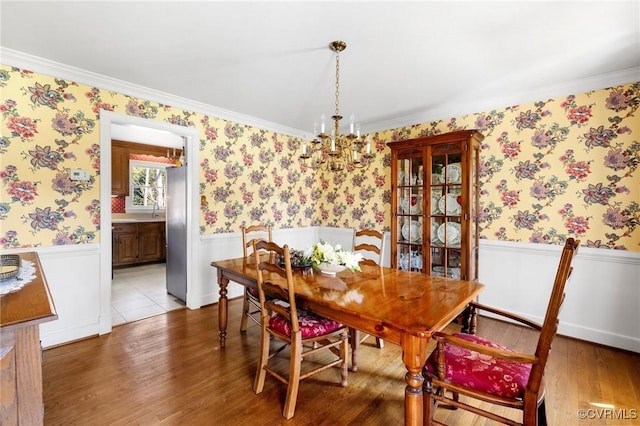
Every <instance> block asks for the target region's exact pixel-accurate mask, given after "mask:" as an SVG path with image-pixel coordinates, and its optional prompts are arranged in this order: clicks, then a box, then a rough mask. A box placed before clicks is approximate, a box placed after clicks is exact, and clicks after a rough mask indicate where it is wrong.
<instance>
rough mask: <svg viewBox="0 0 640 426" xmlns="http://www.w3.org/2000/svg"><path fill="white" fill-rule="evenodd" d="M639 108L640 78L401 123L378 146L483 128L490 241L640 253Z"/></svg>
mask: <svg viewBox="0 0 640 426" xmlns="http://www.w3.org/2000/svg"><path fill="white" fill-rule="evenodd" d="M638 107H640V83H638V82H636V83H634V84H629V85H625V86H620V87H613V88H608V89H603V90H595V91H590V92H587V93H580V94H573V95H568V96H565V97H559V98H556V99H547V100H545V101H539V102H535V103H531V104H525V105H514V106H510V107H507V108H504V109H500V110H494V111H490V112H484V113H478V114H472V115H466V116H462V117H457V118H451V119H449V120H441V121H437V122H432V123H424V124H418V125H415V126H411V127H405V128H401V129H393V130H389V131H386V132H382V133H380V134H378V135H376V136H377V139H378V144H377V146H378V150H382V149H383V147H382V142H384V143H386V142H390V141H395V140H404V139H411V138H415V137H420V136H427V135H431V134H438V133H445V132H450V131H454V130H464V129H477V130H479V131H480V132H481V133H482V134H483V135H484V136H485V139H484V141H483V144H482V149H481V171H480V182H481V185H482V186H481V195H480V204H481V214H480V229H481V237H482V238H485V239H490V240H504V241H519V242H531V243H544V244H563V243H564V240H565V239H567V238H569V237H575V238H579V239H580V240H581V241H582V243H583V244H585V245H587V246H590V247H598V248H610V249H622V250H633V251H640V228H639V225H640V179H639V176H638V166H639V164H640V136H639V134H640V119H639V117H638V115H637V113H638ZM388 156H389V153H387V152H385V153H384V161H385V163H386V162H387V161H388ZM383 197H384V199H385V200H387V199H388V198H389V197H390V192H388V191H385V192H384V194H383ZM385 223H386V222H385Z"/></svg>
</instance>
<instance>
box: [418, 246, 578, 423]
mask: <svg viewBox="0 0 640 426" xmlns="http://www.w3.org/2000/svg"><path fill="white" fill-rule="evenodd" d="M579 245H580V241H579V240H574V239H572V238H569V239H567V241H566V243H565V245H564V248H563V250H562V255H561V257H560V262H559V265H558V269H557V271H556V277H555V281H554V284H553V289H552V291H551V297H550V299H549V304H548V305H547V313H546V315H545V318H544V322H543V323H542V325H540V324H538V323H536V322H534V321H531V320H529V319H527V318H524V317H522V316H519V315H516V314H513V313H510V312H506V311H504V310H501V309H496V308H493V307H489V306H486V305H481V304H479V303H471V309H474V310H475V311H476V312H477V311H487V312H491V313H493V314H494V315H497V316H499V317H504V318H505V319H507V320H510V321H515V322H517V323H520V324H522V325H524V326H528V327H531V328H533V329H535V330H537V331H538V341H537V346H536V350H535V352H534V353H522V352H517V351H515V350H512V349H510V348H508V347H506V346H503V345H501V344H499V343H496V342H493V341H490V340H487V339H484V338H482V337H479V336H475V335H470V334H463V333H457V334H454V335H448V334H444V333H436V334H435V335H434V339H435V340H436V341H437V346H436V349H435V350H434V351H433V352H432V354H431V356H430V357H429V358H428V360H427V362H426V364H425V367H424V369H423V374H424V376H425V382H424V385H423V390H424V394H423V397H424V419H425V424H427V423H428V424H442V423H438V422H435V421H433V423H429V421H430V420H432V416H433V413H434V411H435V408H436V407H437V405H438V403H444V404H446V406H447V408H452V409H457V408H462V409H464V410H467V411H471V412H473V413H475V414H478V415H480V416H483V417H487V418H489V419H492V420H494V421H496V422H499V423H503V424H508V425H525V426H537V425H546V424H547V420H546V411H545V402H544V381H543V375H544V369H545V366H546V364H547V359H548V357H549V351H550V350H551V343H552V342H553V339H554V337H555V335H556V331H557V329H558V313H559V311H560V308H561V306H562V302H563V301H564V288H565V284H566V283H567V281H568V279H569V277H570V275H571V272H572V270H573V268H572V266H571V262H572V260H573V258H574V256H575V255H576V253H577V251H578V247H579ZM446 392H451V394H452V396H451V397H448V396H447V394H446ZM460 395H464V396H465V397H466V398H467V399H468V401H467V400H465V402H463V401H461V400H460V398H459V396H460ZM474 401H475V402H481V401H484V402H488V403H492V404H497V405H499V406H504V407H511V408H515V409H519V410H521V411H522V421H520V420H514V419H512V418H507V417H504V416H502V415H498V414H497V413H494V412H491V411H489V410H490V408H487V409H484V408H479V406H478V404H474ZM444 404H443V406H445V405H444Z"/></svg>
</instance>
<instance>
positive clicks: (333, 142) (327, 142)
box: [300, 40, 373, 172]
mask: <svg viewBox="0 0 640 426" xmlns="http://www.w3.org/2000/svg"><path fill="white" fill-rule="evenodd" d="M329 48H330V49H331V50H333V51H334V52H336V111H335V114H334V115H333V116H332V117H331V119H332V120H333V122H334V126H333V130H331V133H325V132H326V129H325V126H326V122H325V116H324V115H323V116H322V117H320V133H318V124H317V122H316V123H315V124H314V126H313V134H314V135H318V136H317V137H316V138H315V139H313V140H312V141H310V142H307V141H303V142H302V147H301V151H302V152H301V154H300V159H301V160H302V163H303V164H304V165H305V166H307V167H310V168H311V169H323V170H329V171H334V172H335V171H341V170H343V169H345V168H346V169H347V170H353V169H357V168H367V167H369V164H370V163H371V160H372V159H373V154H371V139H370V137H367V138H366V140H364V139H363V138H362V137H361V136H360V125H359V124H357V123H356V122H355V117H354V115H353V114H352V115H351V118H350V121H349V133H348V134H346V135H341V134H340V120H341V119H342V116H341V115H340V52H342V51H343V50H345V49H346V48H347V43H345V42H344V41H339V40H338V41H333V42H331V43H330V44H329Z"/></svg>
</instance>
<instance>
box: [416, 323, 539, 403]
mask: <svg viewBox="0 0 640 426" xmlns="http://www.w3.org/2000/svg"><path fill="white" fill-rule="evenodd" d="M455 336H456V337H459V338H461V339H464V340H467V341H470V342H475V343H478V344H480V345H484V346H489V347H492V348H497V349H502V350H507V351H511V352H513V351H512V350H511V349H509V348H507V347H505V346H502V345H499V344H497V343H494V342H492V341H490V340H487V339H483V338H482V337H478V336H474V335H471V334H464V333H457V334H455ZM444 356H445V363H446V371H445V377H446V379H447V380H448V381H450V382H454V383H458V384H461V385H464V386H466V387H469V388H472V389H475V390H479V391H484V392H487V393H490V394H493V395H499V396H505V397H510V398H513V397H517V396H522V395H523V394H524V389H525V387H526V385H527V381H528V380H529V374H530V373H531V365H530V364H521V363H516V362H509V361H505V360H502V359H498V358H494V357H492V356H489V355H483V354H480V353H478V352H474V351H471V350H469V349H465V348H461V347H458V346H455V345H452V344H445V349H444ZM437 365H438V350H437V349H436V350H435V351H433V353H432V354H431V356H429V359H428V360H427V362H426V365H425V367H426V368H427V370H429V372H430V373H432V374H434V375H435V374H437Z"/></svg>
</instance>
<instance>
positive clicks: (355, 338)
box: [349, 328, 360, 371]
mask: <svg viewBox="0 0 640 426" xmlns="http://www.w3.org/2000/svg"><path fill="white" fill-rule="evenodd" d="M349 335H350V336H351V371H358V346H360V331H359V330H356V329H355V328H350V329H349Z"/></svg>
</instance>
